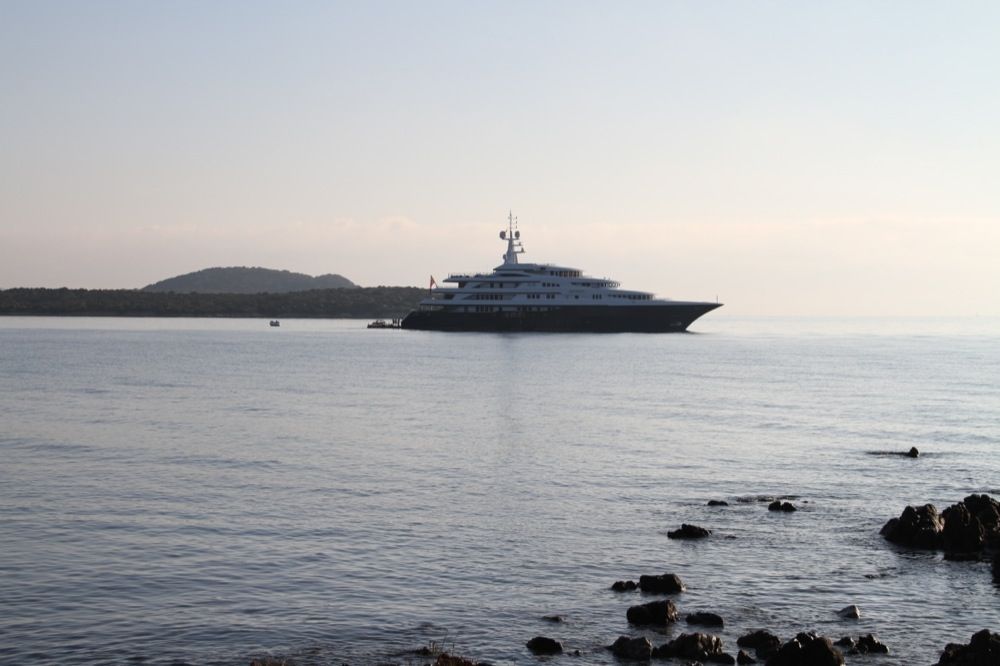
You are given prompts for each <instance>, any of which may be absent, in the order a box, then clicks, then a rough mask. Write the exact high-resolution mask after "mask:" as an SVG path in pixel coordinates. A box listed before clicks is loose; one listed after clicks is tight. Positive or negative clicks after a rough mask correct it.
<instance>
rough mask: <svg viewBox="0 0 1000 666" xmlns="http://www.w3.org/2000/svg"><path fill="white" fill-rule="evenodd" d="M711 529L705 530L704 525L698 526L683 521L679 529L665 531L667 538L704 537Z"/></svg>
mask: <svg viewBox="0 0 1000 666" xmlns="http://www.w3.org/2000/svg"><path fill="white" fill-rule="evenodd" d="M711 533H712V531H711V530H706V529H705V528H704V527H698V526H697V525H688V524H687V523H684V524H682V525H681V528H680V529H679V530H674V531H672V532H667V538H668V539H704V538H705V537H707V536H708V535H709V534H711Z"/></svg>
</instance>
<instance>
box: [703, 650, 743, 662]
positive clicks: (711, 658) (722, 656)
mask: <svg viewBox="0 0 1000 666" xmlns="http://www.w3.org/2000/svg"><path fill="white" fill-rule="evenodd" d="M705 661H707V662H708V663H710V664H735V663H736V657H734V656H733V655H731V654H727V653H725V652H720V653H719V654H710V655H708V658H706V659H705Z"/></svg>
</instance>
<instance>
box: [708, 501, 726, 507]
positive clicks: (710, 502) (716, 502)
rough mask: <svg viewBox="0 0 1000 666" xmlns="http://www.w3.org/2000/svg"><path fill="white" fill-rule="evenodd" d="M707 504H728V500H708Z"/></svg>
mask: <svg viewBox="0 0 1000 666" xmlns="http://www.w3.org/2000/svg"><path fill="white" fill-rule="evenodd" d="M708 505H709V506H729V502H726V501H724V500H708Z"/></svg>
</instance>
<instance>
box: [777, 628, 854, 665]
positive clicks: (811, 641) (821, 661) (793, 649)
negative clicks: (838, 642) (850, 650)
mask: <svg viewBox="0 0 1000 666" xmlns="http://www.w3.org/2000/svg"><path fill="white" fill-rule="evenodd" d="M843 664H844V655H843V654H842V653H841V652H840V650H838V649H837V648H835V647H833V643H831V642H830V639H829V638H824V637H821V636H817V635H816V634H813V633H801V634H799V635H797V636H796V637H795V638H793V639H792V640H790V641H788V642H787V643H785V644H784V645H782V646H781V648H780V649H779V650H778V651H777V653H775V654H774V655H773V656H772V657H771V658H769V659H768V660H767V666H843Z"/></svg>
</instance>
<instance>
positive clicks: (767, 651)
mask: <svg viewBox="0 0 1000 666" xmlns="http://www.w3.org/2000/svg"><path fill="white" fill-rule="evenodd" d="M736 644H737V645H739V646H740V647H745V648H753V649H755V650H756V651H757V656H758V657H759V658H761V659H767V658H768V657H770V656H771V655H772V654H774V653H775V652H777V651H778V648H780V647H781V639H780V638H778V637H777V636H775V635H774V634H772V633H771V632H770V631H767V630H765V629H761V630H758V631H753V632H751V633H749V634H746V635H744V636H740V637H739V638H738V639H737V640H736Z"/></svg>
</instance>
